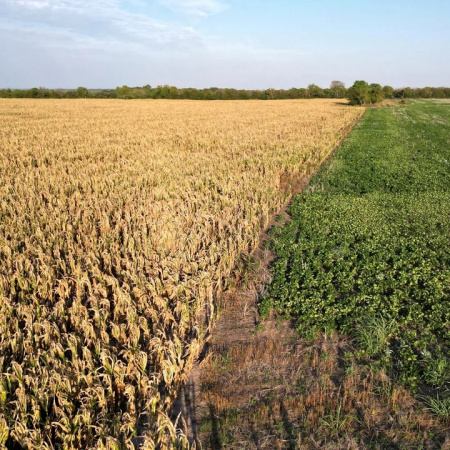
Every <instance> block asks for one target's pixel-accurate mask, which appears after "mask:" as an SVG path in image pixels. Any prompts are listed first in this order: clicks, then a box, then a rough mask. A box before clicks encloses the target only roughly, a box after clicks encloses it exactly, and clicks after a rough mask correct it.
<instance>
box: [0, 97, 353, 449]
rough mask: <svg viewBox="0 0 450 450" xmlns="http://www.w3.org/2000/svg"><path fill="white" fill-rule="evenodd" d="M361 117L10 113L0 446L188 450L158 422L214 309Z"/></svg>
mask: <svg viewBox="0 0 450 450" xmlns="http://www.w3.org/2000/svg"><path fill="white" fill-rule="evenodd" d="M361 113H362V110H361V109H350V108H346V107H343V106H339V105H336V104H335V103H334V102H333V101H316V102H308V101H286V102H266V103H259V102H245V103H244V102H243V103H240V102H233V103H226V104H224V103H196V102H181V101H180V102H171V101H155V102H139V101H130V102H122V101H110V102H104V101H101V100H90V101H89V100H88V101H83V100H79V101H73V102H65V101H58V102H55V101H51V100H48V101H46V100H43V101H33V100H23V101H21V100H3V101H2V102H1V103H0V115H1V117H2V127H1V129H0V147H1V148H2V151H1V153H0V263H1V266H0V444H4V445H6V446H7V447H8V448H14V446H22V447H24V448H28V449H37V448H66V449H70V448H91V447H95V448H122V447H123V448H133V447H134V445H135V443H136V442H138V441H136V440H134V439H135V438H139V442H141V443H142V442H143V443H145V445H146V446H147V448H153V447H155V446H159V447H164V446H165V445H166V446H171V445H175V444H174V442H175V441H177V440H178V442H179V443H182V442H183V436H181V435H179V434H178V435H177V431H176V430H175V428H174V426H173V425H172V424H171V423H170V421H169V419H168V413H169V411H170V407H171V404H172V401H173V399H174V397H175V396H176V393H177V389H178V387H179V386H180V384H181V383H182V382H183V381H184V380H185V377H186V374H187V372H188V370H189V368H190V366H191V364H192V361H193V359H194V358H195V356H196V354H197V353H198V350H199V348H200V346H201V343H202V338H203V335H204V333H205V330H206V328H207V327H208V325H209V323H210V320H211V319H212V318H213V316H214V314H215V313H214V299H215V298H216V296H217V294H218V293H219V292H220V291H221V290H222V289H224V288H225V287H226V286H227V283H228V279H229V278H230V277H231V276H232V274H233V270H234V267H235V265H236V262H237V261H238V259H239V257H240V255H241V253H243V252H247V251H249V249H252V248H253V247H254V246H255V244H256V242H257V239H258V233H259V232H260V230H261V229H262V228H264V227H265V226H267V224H268V221H269V218H270V216H271V215H272V214H273V212H274V211H276V210H277V209H278V208H279V207H280V206H281V205H282V204H283V203H284V202H285V201H286V199H287V198H288V197H289V195H290V194H291V191H292V184H293V182H294V180H295V179H296V178H298V177H301V176H302V175H305V174H307V173H310V172H311V171H312V170H314V169H315V168H316V167H317V166H318V164H319V163H320V162H321V161H322V160H323V158H324V157H325V156H326V155H327V154H328V153H329V152H330V150H331V149H332V148H333V147H334V146H335V145H336V144H337V142H338V141H339V140H340V139H341V138H342V136H343V135H344V133H345V129H346V127H347V126H348V125H349V124H350V123H352V122H354V121H355V120H356V119H357V118H358V117H359V116H360V115H361ZM205 316H206V318H205ZM180 445H181V444H180Z"/></svg>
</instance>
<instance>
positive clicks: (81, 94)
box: [76, 86, 89, 98]
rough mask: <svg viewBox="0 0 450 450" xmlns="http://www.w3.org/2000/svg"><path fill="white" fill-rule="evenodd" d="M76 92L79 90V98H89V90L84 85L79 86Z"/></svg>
mask: <svg viewBox="0 0 450 450" xmlns="http://www.w3.org/2000/svg"><path fill="white" fill-rule="evenodd" d="M76 92H77V97H78V98H88V97H89V91H88V90H87V89H86V88H85V87H83V86H80V87H78V88H77V91H76Z"/></svg>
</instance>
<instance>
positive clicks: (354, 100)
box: [347, 80, 370, 105]
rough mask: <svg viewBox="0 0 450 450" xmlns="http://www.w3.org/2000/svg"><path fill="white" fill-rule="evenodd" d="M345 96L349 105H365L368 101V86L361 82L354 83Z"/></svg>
mask: <svg viewBox="0 0 450 450" xmlns="http://www.w3.org/2000/svg"><path fill="white" fill-rule="evenodd" d="M347 95H348V100H349V102H350V104H351V105H365V104H366V103H369V101H370V94H369V85H368V84H367V82H366V81H363V80H359V81H355V82H354V83H353V86H352V87H351V88H350V89H349V90H348V92H347Z"/></svg>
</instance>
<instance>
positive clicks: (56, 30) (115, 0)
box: [0, 0, 204, 52]
mask: <svg viewBox="0 0 450 450" xmlns="http://www.w3.org/2000/svg"><path fill="white" fill-rule="evenodd" d="M0 28H2V29H3V30H6V29H8V30H11V31H15V32H16V33H19V34H22V35H23V37H24V39H26V38H27V36H28V35H29V34H30V33H32V34H35V35H39V32H40V34H41V36H40V39H38V41H39V40H40V41H42V42H43V45H45V46H51V47H55V46H59V45H60V46H67V45H68V44H69V43H71V46H72V47H73V46H76V47H82V46H85V47H86V48H87V49H89V50H90V49H94V48H102V47H103V49H104V50H105V51H107V52H114V51H116V50H121V49H122V48H128V49H129V50H136V49H138V48H141V49H142V50H145V49H147V51H148V50H150V51H152V52H154V51H158V50H163V51H164V50H166V49H167V46H169V45H170V46H171V48H172V49H173V50H175V51H176V50H177V49H185V48H189V47H198V46H202V45H203V44H202V42H203V40H204V38H203V37H202V36H201V35H200V34H199V33H197V32H196V31H195V30H194V29H192V28H191V27H187V26H183V25H179V24H173V23H170V22H163V21H160V20H156V19H154V18H152V17H151V16H149V15H148V14H145V13H132V12H129V11H127V10H126V9H125V8H124V7H123V6H122V4H121V2H120V1H119V0H96V1H95V2H92V1H91V0H53V1H52V2H49V1H44V0H8V1H7V2H6V4H4V6H1V4H0ZM51 35H53V36H54V39H52V38H51ZM62 35H63V36H64V39H62V40H60V37H61V36H62ZM45 41H46V42H47V43H45Z"/></svg>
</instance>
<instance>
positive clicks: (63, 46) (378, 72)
mask: <svg viewBox="0 0 450 450" xmlns="http://www.w3.org/2000/svg"><path fill="white" fill-rule="evenodd" d="M449 21H450V1H449V0H428V1H419V0H389V1H388V0H339V1H332V0H315V1H312V0H298V1H287V0H276V1H274V0H240V1H238V0H184V1H183V0H128V1H121V0H0V87H3V88H5V87H11V88H29V87H33V86H44V87H49V88H59V87H62V88H74V87H77V86H86V87H88V88H100V87H105V88H114V87H116V86H119V85H123V84H126V85H128V86H142V85H145V84H150V85H152V86H156V85H158V84H171V85H175V86H178V87H189V86H191V87H198V88H201V87H210V86H218V87H235V88H246V89H252V88H253V89H264V88H269V87H273V88H290V87H294V86H295V87H306V86H307V85H308V84H310V83H315V84H318V85H319V86H322V87H328V86H329V85H330V82H331V81H332V80H340V81H343V82H345V83H346V85H347V86H349V85H351V84H352V83H353V81H355V80H357V79H364V80H366V81H368V82H378V83H380V84H383V85H384V84H390V85H392V86H394V87H403V86H412V87H420V86H449V85H450V56H449V48H450V31H449V30H450V26H449Z"/></svg>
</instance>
